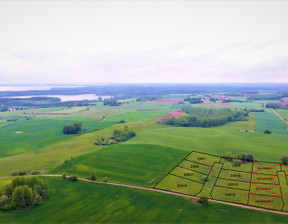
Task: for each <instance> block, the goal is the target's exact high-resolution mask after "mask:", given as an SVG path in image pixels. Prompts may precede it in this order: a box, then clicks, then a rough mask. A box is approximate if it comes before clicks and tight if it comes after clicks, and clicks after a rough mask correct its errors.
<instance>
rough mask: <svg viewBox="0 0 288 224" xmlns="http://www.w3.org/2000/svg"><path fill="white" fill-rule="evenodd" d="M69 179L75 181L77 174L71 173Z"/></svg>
mask: <svg viewBox="0 0 288 224" xmlns="http://www.w3.org/2000/svg"><path fill="white" fill-rule="evenodd" d="M69 179H70V180H72V181H77V180H78V176H77V175H71V176H70V178H69Z"/></svg>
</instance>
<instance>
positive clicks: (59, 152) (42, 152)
mask: <svg viewBox="0 0 288 224" xmlns="http://www.w3.org/2000/svg"><path fill="white" fill-rule="evenodd" d="M100 123H101V122H99V124H100ZM125 125H128V126H129V127H131V128H132V129H133V130H134V131H136V133H140V132H141V131H143V130H147V129H150V128H159V126H158V125H156V124H153V123H146V122H133V123H125V124H117V125H115V126H111V127H107V128H104V129H101V130H98V131H94V132H91V133H86V134H83V135H79V136H74V137H71V138H69V139H66V140H63V141H60V142H57V143H54V144H49V145H46V146H44V147H42V148H38V149H35V150H31V151H29V152H25V153H22V154H18V155H13V156H9V157H3V158H0V176H7V175H10V174H11V172H12V171H23V170H25V171H27V172H30V171H33V170H41V171H42V172H47V171H49V170H52V169H54V168H56V167H57V166H59V165H61V164H62V163H63V162H64V161H65V160H70V159H71V158H72V157H77V156H79V155H82V154H85V153H90V152H93V151H96V150H99V149H101V148H102V146H96V145H94V142H95V140H96V139H97V138H100V137H102V136H105V137H107V136H111V135H112V133H113V130H114V129H115V128H122V127H123V126H125ZM160 127H161V126H160ZM32 160H33V163H32V162H31V161H32Z"/></svg>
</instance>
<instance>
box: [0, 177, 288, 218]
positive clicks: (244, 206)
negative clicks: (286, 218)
mask: <svg viewBox="0 0 288 224" xmlns="http://www.w3.org/2000/svg"><path fill="white" fill-rule="evenodd" d="M27 176H28V175H27ZM29 176H32V175H29ZM33 176H36V175H33ZM39 176H43V177H62V175H61V174H43V175H39ZM4 178H11V176H7V177H0V179H4ZM66 178H69V176H66ZM78 180H80V181H85V182H90V183H97V184H106V185H113V186H120V187H128V188H133V189H141V190H146V191H154V192H159V193H164V194H171V195H176V196H180V197H185V198H193V199H198V197H195V196H191V195H185V194H180V193H175V192H171V191H164V190H159V189H155V188H149V187H140V186H135V185H129V184H119V183H112V182H104V181H99V180H89V179H85V178H78ZM208 200H209V201H212V202H216V203H221V204H225V205H231V206H236V207H241V208H247V209H252V210H257V211H263V212H271V213H276V214H281V215H288V212H281V211H275V210H269V209H264V208H257V207H252V206H249V205H240V204H236V203H231V202H225V201H218V200H214V199H208Z"/></svg>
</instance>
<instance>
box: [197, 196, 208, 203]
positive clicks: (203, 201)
mask: <svg viewBox="0 0 288 224" xmlns="http://www.w3.org/2000/svg"><path fill="white" fill-rule="evenodd" d="M197 201H198V203H200V204H202V205H207V204H208V199H207V198H206V197H200V198H199V199H198V200H197Z"/></svg>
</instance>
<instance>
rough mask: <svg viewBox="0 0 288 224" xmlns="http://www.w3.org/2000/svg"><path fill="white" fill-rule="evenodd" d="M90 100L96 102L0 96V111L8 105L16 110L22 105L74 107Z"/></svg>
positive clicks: (5, 109) (4, 109) (20, 108)
mask: <svg viewBox="0 0 288 224" xmlns="http://www.w3.org/2000/svg"><path fill="white" fill-rule="evenodd" d="M90 102H98V101H97V100H92V101H89V100H80V101H78V100H77V101H64V102H61V99H60V98H58V97H31V98H0V105H1V107H0V111H1V112H4V111H7V110H8V108H9V107H13V108H15V109H16V110H24V109H27V108H23V107H39V108H47V107H74V106H77V107H78V106H89V103H90Z"/></svg>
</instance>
